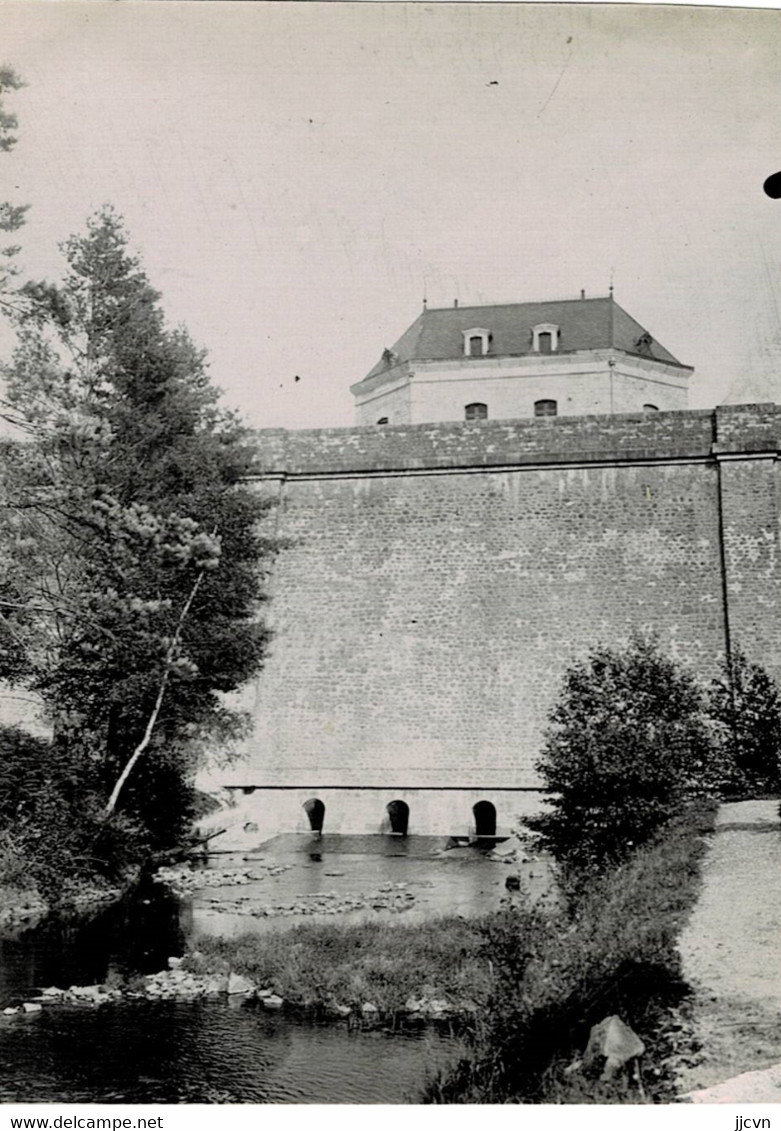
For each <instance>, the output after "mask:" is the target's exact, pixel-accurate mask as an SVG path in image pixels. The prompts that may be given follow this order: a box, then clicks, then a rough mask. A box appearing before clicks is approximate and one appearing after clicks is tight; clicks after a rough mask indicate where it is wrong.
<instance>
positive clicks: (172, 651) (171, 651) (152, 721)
mask: <svg viewBox="0 0 781 1131" xmlns="http://www.w3.org/2000/svg"><path fill="white" fill-rule="evenodd" d="M205 572H206V571H205V570H203V569H202V570H201V572H200V573H199V574H198V576H197V577H196V579H195V583H194V585H193V587H192V589H191V590H190V593H189V595H188V597H187V600H186V601H185V603H184V606H183V607H182V611H181V613H180V614H179V620H178V621H177V625H176V631H175V632H174V635H173V639H172V640H171V643H170V644H169V646H168V650H167V651H166V654H165V664H164V667H163V677H162V679H161V680H160V687H159V688H158V692H157V698H156V699H155V705H154V707H153V708H152V713H151V714H150V716H149V718H148V719H147V724H146V729H145V730H144V736H143V738H142V739H141V741H140V742H139V744H138V745H137V746H136V748H135V750H134V751H133V753H132V754H131V756H130V758H129V759H128V762H127V765H126V766H125V768H124V770H123V771H122V773H121V774H120V775H119V778H118V779H117V783H116V785H115V786H114V788H113V790H112V791H111V797H109V799H108V802H107V804H106V808H105V810H104V813H103V816H104V817H105V818H106V819H108V818H109V817H110V816H111V814H112V813H113V812H114V810H115V809H116V806H117V800H118V798H119V795H120V793H121V792H122V787H123V786H124V784H125V782H126V781H127V779H128V778H129V777H130V774H131V772H132V770H133V767H134V766H135V764H136V762H137V761H138V759H139V758H140V757H141V755H142V754H143V753H144V751H145V750H146V748H147V746H148V745H149V743H150V742H151V740H152V734H153V732H154V729H155V725H156V724H157V719H158V716H159V714H160V708H161V707H162V705H163V699H164V698H165V692H166V688H167V687H168V681H169V678H170V675H171V667H172V665H173V662H174V657H175V656H176V651H177V649H178V647H179V641H180V640H181V638H182V628H183V627H184V622H185V621H186V619H187V615H188V613H189V612H190V608H191V606H192V603H193V601H194V600H195V595H196V593H197V592H198V590H199V589H200V587H201V582H202V581H203V576H204V573H205Z"/></svg>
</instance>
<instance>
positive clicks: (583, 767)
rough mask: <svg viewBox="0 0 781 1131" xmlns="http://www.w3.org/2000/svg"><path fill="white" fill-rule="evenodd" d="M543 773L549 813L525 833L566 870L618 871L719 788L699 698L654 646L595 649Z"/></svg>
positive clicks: (565, 707) (568, 701)
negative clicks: (611, 867)
mask: <svg viewBox="0 0 781 1131" xmlns="http://www.w3.org/2000/svg"><path fill="white" fill-rule="evenodd" d="M537 769H538V770H539V772H540V774H541V775H542V778H543V781H544V782H545V785H546V787H547V788H548V789H549V790H550V791H551V793H550V796H549V798H548V799H547V805H548V811H547V812H545V813H544V814H542V815H538V816H535V817H530V818H527V819H526V821H525V824H527V825H528V826H529V828H531V829H532V830H533V831H535V832H536V833H538V834H539V835H540V836H541V838H542V842H543V843H544V845H545V847H546V848H548V849H549V850H550V851H551V853H552V854H553V856H554V857H555V858H556V859H557V860H558V861H559V862H560V863H562V864H563V865H564V866H565V868H570V869H573V870H575V871H578V870H581V871H584V870H587V869H588V868H590V867H596V868H600V867H602V866H604V865H605V864H610V863H616V862H618V861H620V860H621V859H622V858H624V857H626V856H627V855H628V854H629V852H630V851H631V850H632V848H634V847H635V846H637V845H639V844H641V843H643V842H644V841H647V840H648V839H649V837H650V836H651V835H652V834H653V833H654V832H655V831H656V830H657V829H658V828H659V827H660V826H661V825H663V824H664V823H665V822H666V821H668V820H669V819H670V818H671V817H672V816H673V815H674V814H675V813H676V812H677V811H678V809H679V808H680V806H681V805H682V803H683V801H684V800H685V799H686V798H687V797H691V796H693V795H696V794H697V793H698V792H701V791H703V790H708V789H711V788H712V787H714V786H715V784H716V782H717V779H718V775H719V768H718V765H717V763H716V759H715V758H714V753H713V744H712V739H711V733H710V726H709V723H708V720H707V717H706V714H705V701H704V695H703V692H702V691H701V690H700V688H699V686H698V685H697V683H696V682H695V680H694V678H693V677H692V676H691V675H689V674H688V673H687V672H686V671H684V670H683V669H681V668H680V667H679V666H678V665H676V664H675V663H674V662H673V661H672V660H671V659H669V658H668V657H666V656H664V655H663V654H662V653H661V651H660V650H659V648H658V646H657V645H656V643H655V642H654V641H652V640H646V639H641V638H639V637H636V638H634V639H633V640H632V641H631V643H630V644H629V646H628V647H627V648H625V649H612V648H602V647H600V648H596V649H594V650H593V651H592V652H591V654H590V655H589V656H588V657H587V659H586V660H584V661H582V662H580V663H576V664H574V665H573V666H572V667H571V668H570V669H569V671H568V672H567V674H566V676H565V679H564V687H563V690H562V694H561V697H560V699H559V702H558V703H557V705H556V706H555V708H554V710H553V712H552V714H551V717H550V727H549V730H548V732H547V735H546V739H545V746H544V749H543V753H542V756H541V758H540V761H539V762H538V765H537Z"/></svg>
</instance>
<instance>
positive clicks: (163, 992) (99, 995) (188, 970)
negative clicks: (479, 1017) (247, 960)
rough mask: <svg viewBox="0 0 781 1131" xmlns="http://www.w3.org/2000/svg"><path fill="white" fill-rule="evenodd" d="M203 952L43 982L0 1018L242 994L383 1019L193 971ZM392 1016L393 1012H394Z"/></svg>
mask: <svg viewBox="0 0 781 1131" xmlns="http://www.w3.org/2000/svg"><path fill="white" fill-rule="evenodd" d="M202 965H203V956H202V955H201V954H199V953H198V952H197V951H196V952H194V953H193V954H192V955H185V956H183V957H181V958H179V957H172V958H170V959H169V960H168V969H167V970H161V971H159V972H158V973H156V974H147V975H146V976H145V977H144V978H135V979H132V980H131V981H129V982H128V983H127V984H125V985H116V984H100V985H93V986H70V987H69V988H68V989H61V988H60V987H58V986H48V987H46V988H45V989H43V990H41V992H40V993H39V994H35V995H32V996H31V997H30V999H29V1000H28V1001H25V1002H22V1003H21V1004H20V1005H17V1006H7V1007H6V1008H5V1009H3V1010H2V1013H1V1014H0V1023H8V1022H10V1021H12V1020H13V1019H16V1018H18V1019H28V1018H30V1017H34V1016H35V1015H37V1014H41V1013H42V1012H43V1011H44V1010H45V1009H51V1008H59V1009H62V1008H65V1007H70V1008H82V1009H96V1008H98V1007H101V1006H107V1005H111V1004H114V1003H116V1002H119V1001H123V1000H130V1001H132V1000H139V999H143V1000H147V1001H165V1000H171V999H174V1000H177V1001H193V1000H195V999H196V998H204V997H214V996H222V995H228V996H229V997H233V998H242V999H244V1000H245V1001H247V1002H251V1003H254V1004H255V1005H257V1006H258V1007H260V1008H262V1009H265V1010H270V1011H272V1012H276V1011H278V1010H281V1009H284V1008H288V1009H293V1010H301V1009H306V1010H309V1011H311V1010H312V1009H313V1008H314V1009H316V1011H317V1012H318V1013H320V1014H321V1015H323V1016H326V1017H331V1018H334V1019H340V1020H345V1021H348V1022H351V1023H359V1024H361V1025H362V1026H364V1027H365V1026H372V1025H375V1024H382V1023H384V1021H385V1020H386V1018H385V1017H384V1015H383V1012H382V1011H381V1010H380V1009H379V1008H378V1007H377V1006H376V1005H375V1004H374V1002H370V1001H363V1002H353V1003H350V1004H347V1003H343V1002H338V1001H333V1000H329V1001H322V1002H311V1001H305V1000H303V999H298V1000H297V999H294V998H289V999H287V1000H286V999H284V998H283V997H281V996H280V995H279V994H277V993H275V992H274V989H273V987H271V986H259V985H256V984H255V983H254V982H252V981H251V980H250V979H249V978H246V977H245V976H244V975H243V974H238V973H236V972H234V971H229V972H227V973H215V972H214V971H211V972H204V973H199V972H198V967H199V966H202ZM476 1010H477V1006H476V1005H475V1003H474V1002H472V1001H468V1000H457V1001H455V1000H448V999H445V998H432V997H426V996H425V995H423V996H420V997H410V998H409V999H408V1000H407V1001H406V1002H405V1005H404V1009H403V1010H402V1011H401V1013H402V1015H403V1016H405V1017H407V1018H414V1019H417V1020H421V1021H422V1020H437V1021H442V1020H448V1019H454V1018H458V1017H463V1016H465V1015H467V1014H473V1013H475V1011H476ZM396 1016H398V1014H396Z"/></svg>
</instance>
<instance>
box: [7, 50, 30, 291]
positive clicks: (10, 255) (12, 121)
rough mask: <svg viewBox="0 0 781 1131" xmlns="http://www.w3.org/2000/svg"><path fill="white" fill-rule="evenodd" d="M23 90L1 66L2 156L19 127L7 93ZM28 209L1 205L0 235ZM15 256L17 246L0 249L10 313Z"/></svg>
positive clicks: (18, 222)
mask: <svg viewBox="0 0 781 1131" xmlns="http://www.w3.org/2000/svg"><path fill="white" fill-rule="evenodd" d="M23 86H24V82H23V81H22V79H21V78H20V77H19V75H17V73H16V71H14V69H13V68H12V67H9V66H7V65H3V64H0V150H1V151H3V152H4V153H8V152H9V151H10V150H12V149H13V147H14V146H15V145H16V142H17V136H16V130H17V128H18V125H19V123H18V120H17V117H16V114H12V113H10V112H9V111H8V110H6V108H5V99H6V95H7V94H8V92H9V91H16V90H21V88H22V87H23ZM27 208H28V205H26V204H13V203H12V202H11V201H10V200H3V201H0V232H3V233H4V234H6V235H10V234H11V233H13V232H17V231H18V230H19V229H20V228H21V227H22V225H23V224H24V218H25V213H26V212H27ZM18 252H19V245H18V244H16V243H8V244H6V245H5V246H4V247H2V248H0V296H2V297H1V298H0V305H2V306H3V307H8V308H11V309H13V307H14V303H13V300H12V297H11V295H10V294H9V293H8V288H9V286H10V284H11V281H12V280H13V278H14V277H15V275H16V273H17V270H16V265H15V263H14V257H15V256H16V255H17V254H18Z"/></svg>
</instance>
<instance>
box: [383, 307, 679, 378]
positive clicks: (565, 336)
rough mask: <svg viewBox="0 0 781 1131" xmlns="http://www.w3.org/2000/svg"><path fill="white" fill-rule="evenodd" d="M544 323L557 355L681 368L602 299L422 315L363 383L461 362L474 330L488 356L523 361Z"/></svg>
mask: <svg viewBox="0 0 781 1131" xmlns="http://www.w3.org/2000/svg"><path fill="white" fill-rule="evenodd" d="M544 322H551V323H553V324H554V325H556V326H558V327H559V345H558V350H557V352H558V353H569V352H571V351H573V350H593V349H605V348H609V347H611V346H612V347H614V348H615V349H620V350H624V351H625V352H626V353H633V354H637V355H639V356H642V357H650V358H652V359H654V360H656V361H663V362H667V363H668V364H670V365H681V362H680V361H678V360H677V358H675V357H673V355H672V354H671V353H670V352H669V350H666V349H665V348H664V346H663V345H661V343H660V342H657V340H656V339H655V338H654V337H652V336H651V335H650V334H649V333H648V331H647V330H646V329H645V328H644V327H643V326H641V325H640V323H639V322H637V321H635V319H634V318H632V317H631V315H629V314H627V312H626V311H625V310H624V309H623V308H622V307H620V306H619V305H618V303H617V302H616V301H615V300H614V299H613V298H611V297H607V298H586V299H565V300H562V301H559V302H515V303H506V304H504V305H502V306H456V307H445V308H442V309H437V310H424V311H423V313H422V314H421V315H420V316H419V317H418V318H417V319H416V320H415V321H414V322H413V323H412V325H411V326H410V328H409V330H407V331H406V333H404V334H402V336H401V337H400V338H399V340H398V341H397V342H396V343H395V345H394V346H393V347H392V353H393V354H394V355H395V356H394V357H393V358H390V357H388V356H387V352H388V351H386V354H385V355H383V357H382V358H381V359H380V361H378V362H377V364H376V365H375V366H374V368H373V369H372V370H371V371H370V372H369V373H368V374H367V378H369V377H376V376H377V375H378V374H380V373H383V372H386V371H387V370H388V369H389V368H391V366H393V365H397V364H399V363H402V362H407V361H444V360H450V359H453V360H455V359H456V358H463V356H464V331H465V330H472V329H478V328H479V329H484V330H489V331H490V332H491V348H490V355H491V356H494V357H507V356H511V357H514V356H523V355H524V354H529V353H531V352H532V340H531V339H532V335H531V330H532V327H533V326H538V325H540V324H541V323H544ZM686 368H688V367H686Z"/></svg>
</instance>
